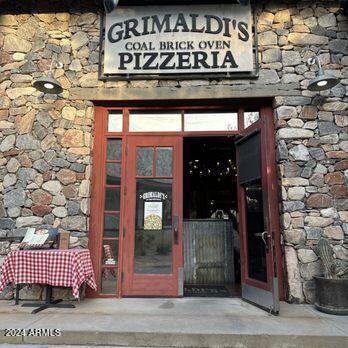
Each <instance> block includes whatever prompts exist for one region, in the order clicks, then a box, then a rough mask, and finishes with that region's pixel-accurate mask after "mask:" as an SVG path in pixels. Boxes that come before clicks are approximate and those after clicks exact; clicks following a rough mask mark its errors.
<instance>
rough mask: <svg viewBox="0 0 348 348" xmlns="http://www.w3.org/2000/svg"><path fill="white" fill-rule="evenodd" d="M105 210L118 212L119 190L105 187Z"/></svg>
mask: <svg viewBox="0 0 348 348" xmlns="http://www.w3.org/2000/svg"><path fill="white" fill-rule="evenodd" d="M105 191H106V192H105V208H104V209H105V210H107V211H119V210H120V188H119V187H116V188H114V187H112V188H111V187H107V188H106V189H105Z"/></svg>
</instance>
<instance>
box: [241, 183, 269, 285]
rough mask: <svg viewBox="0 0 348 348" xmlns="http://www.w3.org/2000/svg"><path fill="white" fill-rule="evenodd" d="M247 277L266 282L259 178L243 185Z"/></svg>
mask: <svg viewBox="0 0 348 348" xmlns="http://www.w3.org/2000/svg"><path fill="white" fill-rule="evenodd" d="M245 194H246V209H247V216H246V221H247V239H248V261H249V277H250V278H252V279H257V280H260V281H262V282H267V264H266V246H265V244H264V242H263V240H262V232H263V231H265V227H264V219H263V216H264V214H263V202H262V186H261V179H258V180H257V181H255V182H254V183H248V184H246V185H245Z"/></svg>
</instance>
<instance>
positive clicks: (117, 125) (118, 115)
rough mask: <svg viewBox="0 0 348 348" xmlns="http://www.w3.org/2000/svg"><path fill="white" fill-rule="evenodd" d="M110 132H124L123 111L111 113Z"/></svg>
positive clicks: (109, 120)
mask: <svg viewBox="0 0 348 348" xmlns="http://www.w3.org/2000/svg"><path fill="white" fill-rule="evenodd" d="M108 132H122V111H110V113H109V119H108Z"/></svg>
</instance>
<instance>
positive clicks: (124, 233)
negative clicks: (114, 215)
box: [123, 227, 126, 238]
mask: <svg viewBox="0 0 348 348" xmlns="http://www.w3.org/2000/svg"><path fill="white" fill-rule="evenodd" d="M125 236H126V228H125V227H123V238H124V237H125Z"/></svg>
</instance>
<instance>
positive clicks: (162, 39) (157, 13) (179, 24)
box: [104, 4, 253, 75]
mask: <svg viewBox="0 0 348 348" xmlns="http://www.w3.org/2000/svg"><path fill="white" fill-rule="evenodd" d="M252 70H253V38H252V20H251V8H250V6H242V5H238V4H219V5H189V6H179V5H178V6H133V7H117V8H116V9H115V10H114V11H113V12H111V13H109V14H106V23H105V47H104V74H122V75H123V74H182V73H184V74H187V73H189V74H192V73H201V74H202V73H226V72H229V73H234V72H251V71H252Z"/></svg>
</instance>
